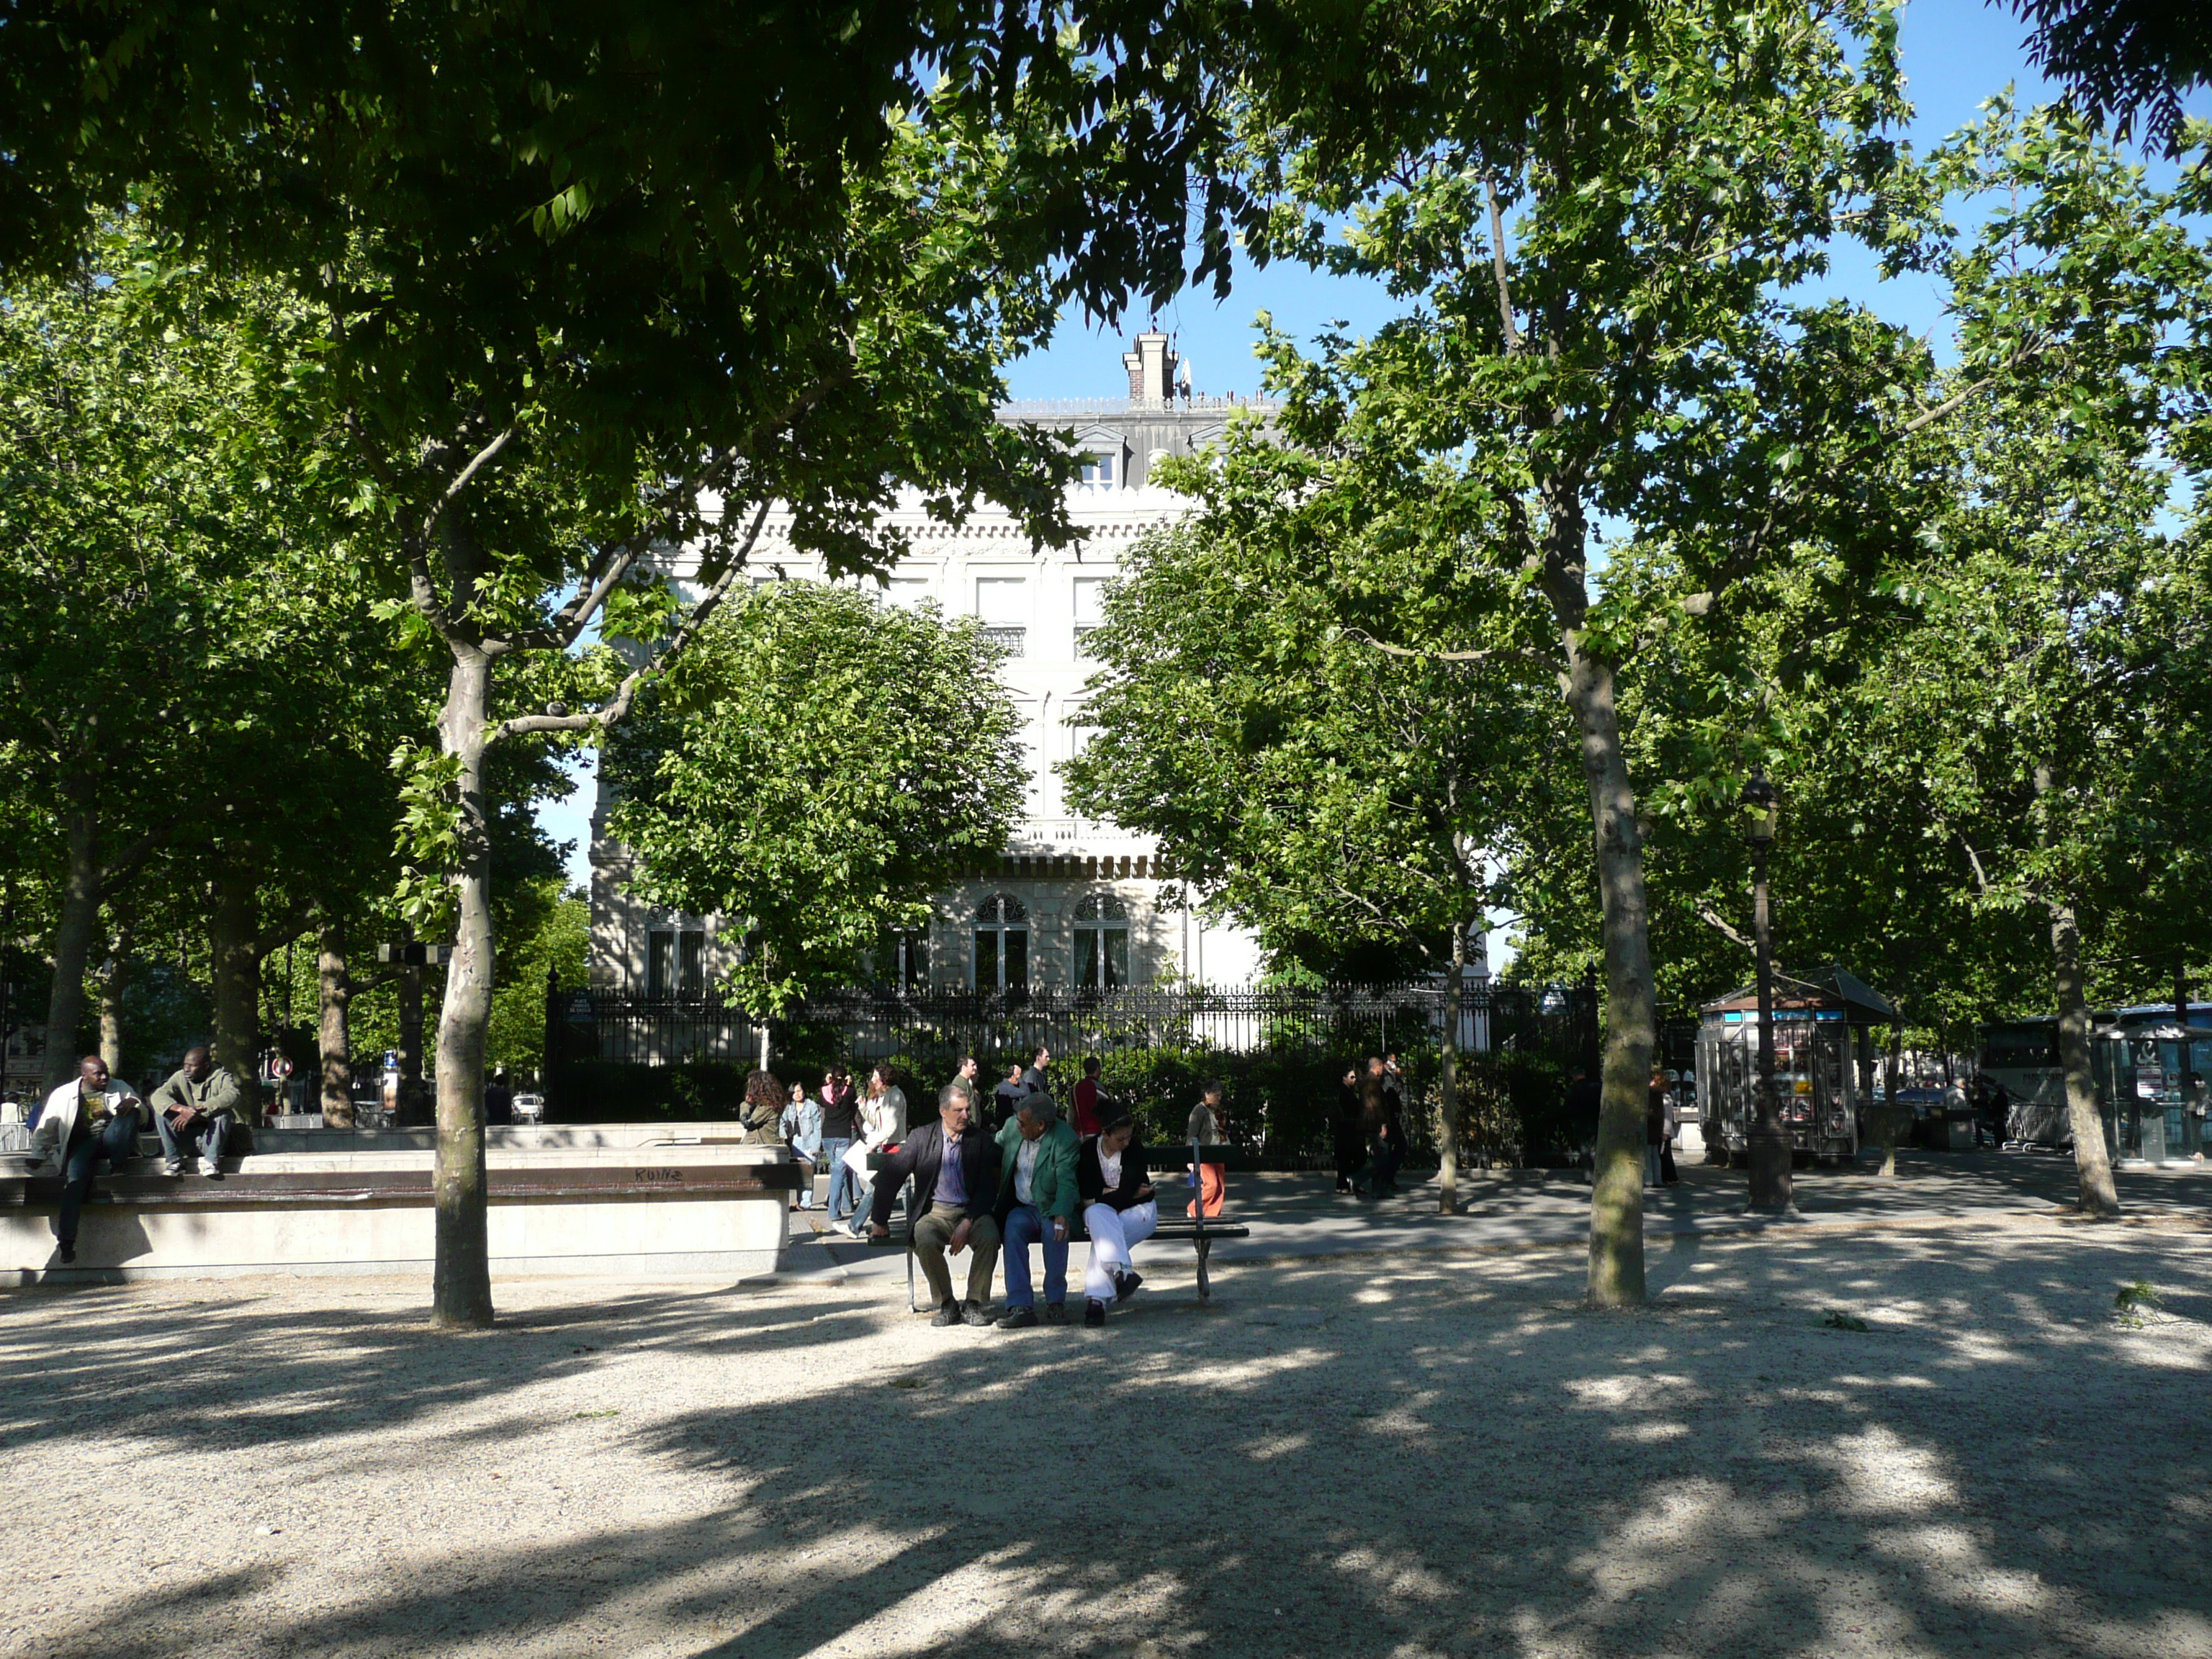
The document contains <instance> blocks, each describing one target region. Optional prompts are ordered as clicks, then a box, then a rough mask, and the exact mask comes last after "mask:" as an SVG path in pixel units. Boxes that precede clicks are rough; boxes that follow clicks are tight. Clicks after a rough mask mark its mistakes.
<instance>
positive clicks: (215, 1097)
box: [153, 1048, 245, 1181]
mask: <svg viewBox="0 0 2212 1659" xmlns="http://www.w3.org/2000/svg"><path fill="white" fill-rule="evenodd" d="M153 1106H154V1127H155V1130H157V1131H158V1132H159V1133H160V1134H161V1164H162V1170H163V1172H164V1173H165V1174H167V1175H173V1176H180V1175H182V1174H184V1172H185V1160H186V1159H187V1158H191V1155H192V1154H193V1152H198V1153H199V1156H200V1167H201V1168H202V1169H203V1170H205V1171H206V1173H207V1176H208V1179H209V1180H210V1181H220V1180H222V1152H223V1148H224V1146H226V1145H228V1143H229V1141H230V1140H231V1139H232V1138H233V1137H234V1136H235V1135H237V1134H238V1133H239V1127H240V1118H241V1117H242V1116H243V1115H244V1106H245V1098H244V1095H243V1092H242V1091H240V1088H239V1086H238V1079H236V1078H234V1077H233V1076H231V1074H230V1073H228V1072H225V1071H221V1070H218V1069H217V1068H216V1066H215V1065H214V1064H213V1063H212V1062H211V1061H210V1060H209V1059H208V1051H207V1050H206V1049H205V1048H188V1049H186V1050H185V1063H184V1064H183V1065H182V1066H179V1068H178V1069H177V1071H176V1072H175V1073H174V1074H173V1075H172V1076H171V1077H170V1079H169V1080H168V1081H167V1083H164V1084H163V1085H161V1087H160V1088H158V1089H156V1090H155V1091H154V1101H153Z"/></svg>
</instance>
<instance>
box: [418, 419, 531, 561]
mask: <svg viewBox="0 0 2212 1659" xmlns="http://www.w3.org/2000/svg"><path fill="white" fill-rule="evenodd" d="M513 436H514V428H513V427H511V426H510V427H506V428H502V429H501V431H499V432H498V433H496V434H495V435H494V436H493V438H492V441H490V442H489V443H488V444H486V445H485V446H484V447H483V448H482V449H479V450H478V451H477V453H475V454H474V455H472V456H471V457H470V458H469V460H468V464H467V465H465V466H464V467H462V468H461V470H460V471H459V472H457V473H455V474H454V475H453V482H452V483H449V484H447V486H446V489H445V492H444V493H443V494H442V495H440V496H439V497H438V503H437V505H436V506H435V507H432V508H431V509H430V511H429V512H428V514H427V515H425V516H424V518H423V520H422V532H421V534H422V539H423V540H425V541H428V539H429V538H430V532H432V531H433V530H435V528H436V527H437V524H438V520H440V519H441V518H442V517H444V516H445V513H446V509H447V507H451V506H452V505H453V503H454V502H455V501H458V500H459V498H460V494H461V492H462V491H463V490H464V489H467V488H468V487H469V482H470V480H471V479H472V478H474V477H476V476H477V473H479V472H481V471H483V469H484V468H485V467H486V466H487V465H489V464H490V463H491V461H492V460H493V459H494V458H495V457H496V456H497V455H498V453H499V452H500V451H501V450H502V449H504V448H506V447H507V440H508V439H510V438H512V437H513Z"/></svg>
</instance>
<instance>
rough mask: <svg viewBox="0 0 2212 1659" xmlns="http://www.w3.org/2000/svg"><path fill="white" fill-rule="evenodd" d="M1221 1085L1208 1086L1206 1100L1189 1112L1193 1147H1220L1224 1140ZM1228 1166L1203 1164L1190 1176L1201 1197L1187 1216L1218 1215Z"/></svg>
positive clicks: (1224, 1189)
mask: <svg viewBox="0 0 2212 1659" xmlns="http://www.w3.org/2000/svg"><path fill="white" fill-rule="evenodd" d="M1220 1112H1221V1085H1220V1083H1219V1081H1218V1079H1217V1080H1215V1081H1212V1082H1209V1083H1208V1084H1207V1085H1206V1097H1205V1098H1204V1099H1202V1100H1200V1102H1199V1103H1198V1104H1197V1105H1195V1106H1194V1107H1192V1108H1191V1111H1190V1141H1191V1145H1192V1146H1218V1145H1219V1144H1220V1141H1221V1118H1220ZM1228 1174H1229V1166H1228V1165H1227V1164H1200V1165H1199V1166H1198V1167H1197V1169H1196V1170H1194V1171H1193V1173H1192V1175H1191V1178H1190V1179H1191V1185H1193V1186H1194V1187H1195V1188H1198V1196H1197V1197H1196V1198H1194V1199H1193V1200H1191V1201H1190V1202H1189V1204H1188V1205H1187V1206H1185V1207H1184V1210H1183V1213H1184V1214H1185V1215H1193V1216H1194V1215H1199V1214H1200V1213H1203V1214H1206V1215H1219V1214H1220V1213H1221V1199H1222V1194H1224V1193H1225V1192H1226V1191H1227V1190H1228V1182H1227V1180H1226V1177H1227V1176H1228Z"/></svg>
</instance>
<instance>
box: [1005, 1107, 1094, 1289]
mask: <svg viewBox="0 0 2212 1659" xmlns="http://www.w3.org/2000/svg"><path fill="white" fill-rule="evenodd" d="M1075 1157H1076V1141H1075V1131H1074V1130H1073V1129H1071V1128H1069V1127H1067V1125H1066V1124H1065V1123H1063V1122H1061V1121H1060V1108H1059V1106H1058V1105H1057V1104H1056V1103H1054V1100H1053V1097H1051V1096H1050V1095H1048V1094H1042V1093H1039V1094H1033V1095H1030V1096H1029V1097H1026V1098H1024V1100H1023V1102H1022V1103H1021V1104H1020V1105H1018V1106H1017V1107H1015V1108H1014V1117H1013V1121H1012V1122H1011V1123H1009V1124H1007V1125H1006V1127H1005V1128H1003V1129H1001V1130H1000V1131H999V1215H998V1218H999V1231H1000V1235H1001V1236H1002V1237H1004V1238H1005V1240H1006V1317H1005V1318H1004V1319H1002V1320H1000V1329H1002V1330H1010V1331H1018V1330H1021V1329H1023V1328H1025V1327H1028V1326H1030V1325H1034V1324H1036V1322H1037V1316H1036V1291H1035V1290H1034V1289H1032V1288H1031V1287H1030V1241H1032V1240H1042V1242H1043V1244H1044V1322H1045V1323H1046V1324H1048V1325H1065V1324H1066V1322H1067V1234H1068V1229H1069V1228H1070V1227H1071V1226H1073V1225H1074V1221H1075Z"/></svg>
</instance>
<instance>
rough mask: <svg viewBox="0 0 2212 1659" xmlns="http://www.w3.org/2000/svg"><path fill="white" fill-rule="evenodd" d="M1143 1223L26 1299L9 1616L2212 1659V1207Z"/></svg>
mask: <svg viewBox="0 0 2212 1659" xmlns="http://www.w3.org/2000/svg"><path fill="white" fill-rule="evenodd" d="M1146 1255H1149V1256H1150V1258H1151V1259H1150V1261H1146V1260H1145V1257H1146ZM1139 1262H1140V1265H1143V1266H1146V1268H1147V1271H1148V1273H1150V1275H1151V1277H1150V1279H1149V1282H1148V1284H1147V1285H1146V1289H1145V1291H1143V1292H1141V1293H1140V1294H1139V1297H1137V1299H1136V1300H1135V1301H1134V1302H1133V1303H1132V1304H1130V1305H1129V1307H1128V1308H1127V1310H1122V1311H1121V1313H1119V1314H1117V1316H1116V1318H1115V1322H1114V1323H1113V1324H1112V1325H1111V1326H1110V1327H1109V1328H1108V1329H1107V1330H1106V1331H1104V1332H1103V1333H1095V1332H1085V1331H1084V1330H1082V1329H1080V1328H1070V1329H1065V1330H1060V1329H1051V1328H1040V1329H1037V1330H1035V1331H1031V1332H1026V1333H1022V1334H999V1333H997V1332H990V1331H982V1332H978V1331H970V1330H951V1331H939V1330H933V1329H931V1328H928V1327H927V1323H926V1322H924V1321H923V1320H921V1319H919V1318H916V1317H915V1316H909V1315H908V1314H907V1313H906V1312H905V1311H904V1310H903V1308H902V1298H901V1295H900V1292H901V1291H902V1288H903V1286H902V1285H894V1284H884V1283H883V1282H881V1281H866V1282H863V1281H857V1280H856V1281H850V1282H846V1283H837V1282H834V1281H831V1282H823V1281H821V1280H813V1281H794V1282H786V1283H781V1284H771V1285H761V1286H753V1287H745V1288H741V1289H738V1290H734V1291H732V1290H714V1291H708V1290H702V1289H699V1288H696V1287H686V1286H653V1285H629V1286H623V1287H620V1288H618V1289H615V1290H610V1289H609V1288H608V1287H606V1286H605V1285H581V1284H578V1283H573V1282H562V1283H548V1282H518V1283H512V1284H507V1285H501V1288H500V1300H501V1310H502V1315H503V1319H502V1323H501V1327H500V1328H499V1329H498V1330H496V1331H495V1332H492V1333H489V1334H481V1335H475V1336H465V1337H440V1336H436V1335H434V1334H431V1333H429V1332H428V1331H427V1330H425V1329H424V1328H422V1324H421V1317H422V1313H421V1310H422V1285H420V1284H419V1283H399V1282H396V1281H385V1280H352V1281H341V1280H332V1279H304V1280H289V1281H284V1282H280V1283H276V1284H272V1285H252V1286H250V1287H249V1286H245V1285H236V1284H229V1283H217V1284H201V1285H168V1286H161V1287H131V1288H124V1289H94V1290H82V1291H62V1292H18V1293H13V1294H10V1295H8V1296H6V1297H0V1493H4V1494H5V1496H4V1498H0V1543H4V1547H5V1549H6V1552H7V1555H8V1559H9V1562H10V1564H11V1565H10V1569H9V1573H8V1576H7V1578H6V1589H5V1591H4V1593H0V1651H4V1652H6V1653H9V1654H26V1655H30V1654H36V1655H70V1656H111V1655H112V1656H122V1655H149V1656H151V1655H186V1654H191V1655H196V1656H197V1655H212V1656H231V1655H268V1654H278V1653H294V1652H298V1653H303V1654H305V1653H313V1654H318V1655H337V1656H366V1655H440V1656H443V1655H478V1654H482V1655H491V1654H500V1655H511V1654H532V1655H538V1654H543V1655H561V1656H567V1655H574V1654H585V1653H609V1654H615V1655H623V1656H629V1655H677V1654H682V1655H714V1656H728V1659H735V1656H745V1659H790V1656H799V1655H803V1654H804V1655H813V1654H820V1655H824V1656H829V1655H840V1656H843V1655H851V1656H861V1655H866V1656H884V1655H908V1654H923V1653H940V1652H941V1653H947V1654H951V1653H957V1654H962V1655H981V1656H999V1655H1008V1656H1012V1655H1015V1654H1022V1655H1036V1654H1052V1655H1059V1654H1069V1655H1077V1654H1080V1655H1099V1656H1109V1655H1112V1656H1120V1655H1141V1656H1159V1659H1169V1656H1179V1655H1182V1654H1186V1653H1189V1654H1196V1653H1200V1652H1213V1653H1220V1654H1225V1655H1230V1656H1236V1659H1243V1656H1247V1655H1251V1656H1272V1655H1316V1656H1319V1655H1335V1654H1346V1653H1351V1654H1362V1655H1364V1654H1376V1655H1389V1656H1393V1659H1416V1656H1426V1655H1432V1654H1505V1655H1514V1656H1526V1659H1534V1656H1539V1655H1544V1656H1553V1659H1572V1656H1600V1655H1676V1654H1680V1655H1754V1654H1756V1655H1768V1654H1777V1655H1780V1654H1788V1655H1808V1656H1810V1655H1869V1656H1875V1655H1879V1656H1884V1659H1889V1656H1908V1655H1923V1654H1928V1655H1936V1654H1942V1655H1953V1654H1967V1653H1982V1652H1988V1653H1995V1654H2006V1655H2043V1654H2061V1653H2065V1654H2085V1655H2096V1656H2143V1659H2185V1656H2212V1387H2208V1386H2207V1384H2208V1370H2212V1232H2207V1231H2203V1230H2200V1229H2193V1228H2191V1227H2187V1226H2185V1225H2173V1224H2160V1225H2134V1226H2130V1227H2126V1228H2121V1229H2100V1230H2091V1229H2086V1228H2076V1227H2066V1226H2061V1225H2052V1224H2050V1223H2045V1222H2021V1223H2014V1224H2009V1225H2004V1224H1997V1223H1990V1224H1988V1225H1979V1226H1976V1227H1973V1228H1971V1229H1970V1228H1966V1227H1962V1226H1959V1225H1951V1226H1948V1227H1943V1228H1936V1227H1927V1228H1919V1229H1908V1228H1899V1227H1894V1226H1893V1227H1888V1228H1885V1229H1881V1230H1872V1229H1869V1230H1863V1231H1823V1232H1820V1233H1818V1234H1810V1233H1808V1234H1805V1235H1802V1236H1794V1237H1774V1236H1768V1237H1764V1238H1760V1239H1749V1240H1747V1239H1733V1238H1718V1239H1714V1238H1705V1239H1701V1238H1699V1237H1680V1238H1676V1239H1674V1240H1669V1241H1663V1242H1661V1243H1658V1244H1657V1245H1656V1247H1655V1250H1654V1254H1653V1256H1652V1260H1651V1273H1652V1283H1653V1288H1654V1292H1655V1295H1654V1301H1653V1303H1652V1305H1651V1306H1650V1308H1649V1309H1647V1310H1643V1311H1640V1312H1637V1313H1634V1314H1625V1315H1595V1314H1590V1313H1587V1312H1584V1311H1583V1310H1580V1309H1579V1307H1578V1306H1577V1303H1576V1301H1575V1297H1576V1295H1577V1291H1578V1288H1579V1269H1580V1258H1579V1255H1578V1253H1577V1252H1573V1251H1561V1250H1541V1251H1525V1252H1518V1253H1492V1254H1462V1255H1449V1254H1444V1253H1438V1252H1435V1251H1428V1252H1424V1253H1422V1254H1420V1255H1419V1256H1418V1257H1413V1256H1406V1255H1399V1256H1395V1257H1394V1256H1390V1255H1365V1256H1339V1257H1334V1258H1329V1259H1325V1260H1310V1261H1297V1262H1285V1263H1279V1264H1273V1265H1262V1264H1255V1263H1240V1264H1238V1265H1237V1266H1235V1267H1232V1268H1229V1269H1226V1270H1225V1271H1224V1273H1223V1274H1222V1277H1221V1281H1220V1286H1219V1293H1218V1297H1217V1299H1216V1302H1215V1304H1214V1306H1213V1307H1212V1309H1210V1310H1200V1308H1199V1307H1198V1306H1197V1305H1196V1304H1195V1302H1194V1300H1193V1296H1192V1285H1191V1281H1190V1276H1189V1273H1188V1266H1187V1258H1185V1259H1181V1260H1179V1259H1178V1251H1177V1250H1176V1249H1172V1248H1170V1247H1159V1248H1157V1249H1152V1250H1150V1251H1149V1252H1145V1251H1140V1253H1139ZM2137 1279H2142V1280H2147V1281H2148V1283H2149V1284H2151V1285H2153V1286H2154V1287H2156V1289H2157V1290H2158V1291H2159V1292H2160V1295H2161V1296H2162V1297H2163V1303H2164V1305H2163V1308H2162V1309H2161V1310H2151V1311H2149V1312H2148V1313H2147V1314H2146V1315H2144V1316H2139V1317H2136V1318H2135V1319H2132V1320H2130V1319H2125V1318H2123V1317H2122V1316H2120V1315H2118V1313H2116V1311H2115V1308H2114V1296H2115V1293H2116V1291H2118V1290H2119V1289H2120V1288H2121V1287H2123V1286H2124V1285H2128V1284H2130V1282H2132V1281H2135V1280H2137ZM1829 1310H1835V1311H1836V1312H1837V1313H1838V1314H1839V1315H1841V1316H1844V1317H1845V1319H1846V1321H1847V1322H1848V1321H1857V1322H1862V1323H1863V1325H1864V1326H1865V1329H1863V1330H1859V1329H1857V1328H1834V1327H1832V1326H1830V1325H1829V1324H1827V1323H1826V1322H1824V1318H1825V1316H1826V1314H1827V1312H1828V1311H1829Z"/></svg>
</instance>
